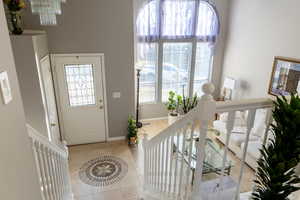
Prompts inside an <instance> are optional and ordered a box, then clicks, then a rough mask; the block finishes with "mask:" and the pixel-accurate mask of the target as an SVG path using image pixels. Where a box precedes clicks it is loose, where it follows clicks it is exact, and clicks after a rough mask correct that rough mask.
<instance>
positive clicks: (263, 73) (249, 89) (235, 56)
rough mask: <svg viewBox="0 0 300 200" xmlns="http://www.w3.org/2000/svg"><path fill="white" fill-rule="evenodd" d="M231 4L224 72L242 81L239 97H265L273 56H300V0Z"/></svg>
mask: <svg viewBox="0 0 300 200" xmlns="http://www.w3.org/2000/svg"><path fill="white" fill-rule="evenodd" d="M231 4H232V5H231V11H230V13H231V16H230V26H229V31H228V40H227V47H226V50H225V59H224V71H223V72H224V73H223V76H230V77H233V78H235V79H238V80H240V81H241V83H242V89H240V90H239V92H238V94H237V96H238V98H255V97H266V96H268V93H267V92H268V86H269V80H270V77H271V72H272V65H273V59H274V56H285V57H292V58H298V59H300V38H299V36H300V26H299V19H300V12H299V8H300V1H299V0H284V1H282V0H251V1H249V0H231Z"/></svg>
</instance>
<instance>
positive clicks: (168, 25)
mask: <svg viewBox="0 0 300 200" xmlns="http://www.w3.org/2000/svg"><path fill="white" fill-rule="evenodd" d="M195 5H196V1H174V0H165V1H163V26H162V35H163V36H166V37H168V38H176V37H189V36H192V35H193V24H194V21H195Z"/></svg>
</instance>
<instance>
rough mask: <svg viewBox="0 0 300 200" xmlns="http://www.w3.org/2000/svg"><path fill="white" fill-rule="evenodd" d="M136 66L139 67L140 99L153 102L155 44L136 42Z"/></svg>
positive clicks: (154, 94) (154, 91) (155, 62)
mask: <svg viewBox="0 0 300 200" xmlns="http://www.w3.org/2000/svg"><path fill="white" fill-rule="evenodd" d="M137 54H138V56H137V63H136V65H137V67H139V68H141V69H142V70H141V76H140V101H141V102H143V103H145V102H154V101H155V100H156V77H157V76H156V69H157V67H156V66H157V44H156V43H140V44H138V53H137Z"/></svg>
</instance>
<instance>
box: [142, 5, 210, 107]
mask: <svg viewBox="0 0 300 200" xmlns="http://www.w3.org/2000/svg"><path fill="white" fill-rule="evenodd" d="M200 1H201V0H198V1H196V3H197V5H196V15H195V23H194V28H193V30H194V35H196V31H197V25H198V14H199V12H198V11H199V2H200ZM161 2H162V1H160V4H161ZM208 4H209V3H208ZM161 8H162V5H159V9H161ZM161 15H162V12H161V11H159V15H158V18H159V19H158V20H160V19H161V17H162V16H161ZM161 30H162V23H161V22H160V23H159V31H161ZM150 43H154V44H157V64H156V74H155V76H156V83H155V98H154V99H155V100H154V101H149V102H141V104H142V105H147V104H157V103H165V102H164V101H163V100H162V80H163V77H162V74H163V57H164V52H163V45H164V44H165V43H190V44H192V57H191V64H190V66H189V69H188V76H189V78H188V97H192V96H193V95H194V79H195V67H196V53H197V43H206V42H202V41H200V40H198V39H197V37H194V38H187V39H165V38H161V37H159V38H158V39H157V40H156V41H153V42H150ZM215 46H216V44H213V46H212V47H211V48H212V50H211V56H210V64H209V65H210V67H209V73H208V80H209V81H211V80H212V71H213V66H214V64H213V63H214V48H215Z"/></svg>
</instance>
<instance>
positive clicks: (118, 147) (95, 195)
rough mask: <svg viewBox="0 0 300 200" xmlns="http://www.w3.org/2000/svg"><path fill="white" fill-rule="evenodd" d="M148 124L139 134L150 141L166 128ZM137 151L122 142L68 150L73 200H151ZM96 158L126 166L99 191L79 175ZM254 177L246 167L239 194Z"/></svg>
mask: <svg viewBox="0 0 300 200" xmlns="http://www.w3.org/2000/svg"><path fill="white" fill-rule="evenodd" d="M148 123H150V124H148V125H146V126H144V127H143V128H142V129H141V130H140V131H139V134H144V133H147V134H148V135H149V137H150V138H151V137H153V136H155V135H156V134H158V133H159V132H160V131H161V130H163V129H164V128H166V127H167V126H168V124H167V120H158V121H149V122H148ZM139 148H141V147H140V146H137V147H135V148H129V147H128V145H127V143H126V142H125V141H114V142H109V143H97V144H88V145H78V146H72V147H70V148H69V151H70V161H69V168H70V174H71V183H72V190H73V194H74V198H75V200H140V199H141V198H142V197H143V198H144V199H147V200H148V199H149V200H150V199H153V198H151V197H149V196H147V197H146V198H145V197H144V196H143V195H142V190H143V188H142V186H143V180H142V170H143V161H142V158H141V155H142V154H139V152H140V151H141V150H140V149H139ZM99 155H114V156H117V157H119V158H122V159H123V160H125V161H126V162H127V164H128V173H127V175H126V176H125V177H124V178H123V179H122V180H121V181H119V182H117V183H115V184H113V185H110V186H106V187H102V188H101V187H95V186H89V185H87V184H85V183H83V182H81V180H80V179H79V176H78V172H79V169H80V167H81V166H82V165H83V164H84V163H85V162H87V161H89V160H91V159H94V158H97V157H98V156H99ZM231 157H232V158H234V159H235V160H234V162H235V166H234V168H233V169H232V173H231V175H232V177H233V178H234V179H237V178H238V174H239V169H240V161H239V160H238V159H237V158H236V157H235V156H234V155H231ZM253 175H254V172H253V170H251V169H250V168H249V167H246V170H245V174H244V178H243V184H242V187H241V192H246V191H249V190H251V187H252V178H253Z"/></svg>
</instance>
